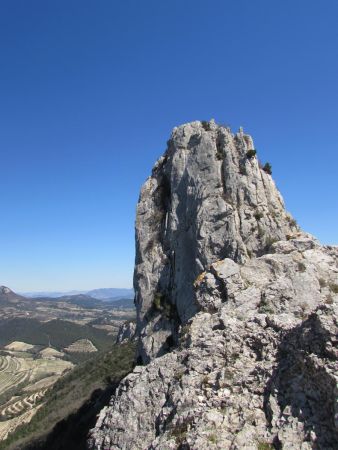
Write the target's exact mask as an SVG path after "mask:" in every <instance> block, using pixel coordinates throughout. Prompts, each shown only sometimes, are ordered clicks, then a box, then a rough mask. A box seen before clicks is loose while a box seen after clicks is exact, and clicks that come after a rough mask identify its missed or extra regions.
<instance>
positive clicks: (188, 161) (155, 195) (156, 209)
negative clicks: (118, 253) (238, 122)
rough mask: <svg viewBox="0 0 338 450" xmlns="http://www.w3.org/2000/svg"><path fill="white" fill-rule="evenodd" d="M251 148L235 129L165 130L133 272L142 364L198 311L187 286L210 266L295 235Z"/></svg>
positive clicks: (142, 211) (211, 125) (145, 198)
mask: <svg viewBox="0 0 338 450" xmlns="http://www.w3.org/2000/svg"><path fill="white" fill-rule="evenodd" d="M253 150H254V144H253V140H252V138H251V136H249V135H247V134H244V133H243V130H242V129H241V130H240V131H239V132H238V133H237V134H232V133H231V131H230V129H228V128H225V127H221V126H218V125H216V124H215V122H214V121H211V122H207V123H206V122H192V123H188V124H186V125H182V126H180V127H178V128H175V129H174V130H173V133H172V135H171V138H170V140H169V141H168V148H167V150H166V152H165V154H164V156H162V157H161V158H160V159H159V160H158V162H157V163H156V165H155V167H154V169H153V172H152V175H151V177H149V178H148V180H147V181H146V183H145V184H144V186H143V188H142V191H141V195H140V200H139V204H138V208H137V217H136V266H135V274H134V287H135V292H136V308H137V312H138V319H139V320H138V332H139V335H140V336H141V337H142V338H141V340H140V355H141V357H142V359H143V361H145V362H148V361H149V360H150V359H151V358H152V357H153V356H159V355H161V354H163V353H165V352H166V351H167V350H168V348H169V347H170V346H171V345H172V344H173V343H174V342H176V341H177V324H178V323H180V324H181V323H185V322H186V321H187V320H188V319H189V318H190V317H192V316H193V315H194V314H195V313H196V312H197V311H198V305H197V304H196V301H195V293H194V281H195V280H196V278H197V277H198V276H199V274H200V273H201V272H203V271H205V270H207V269H208V267H209V266H210V264H211V263H214V262H215V261H217V260H220V259H223V258H231V259H232V260H233V261H235V262H239V263H243V262H245V261H246V260H247V259H248V258H251V257H253V256H259V255H262V254H263V253H265V252H266V250H267V249H268V248H269V246H270V245H271V244H272V242H274V241H276V240H279V239H285V237H286V236H287V235H290V234H292V232H294V231H296V230H297V226H296V224H295V221H294V220H293V219H292V217H291V216H290V214H288V213H287V212H286V211H285V208H284V202H283V199H282V197H281V195H280V193H279V192H278V190H277V189H276V186H275V184H274V182H273V180H272V178H271V176H270V175H269V174H267V173H266V172H265V171H264V170H262V169H261V167H260V164H259V162H258V159H257V158H256V157H255V156H254V155H253V153H254V152H252V151H253ZM248 155H250V156H248ZM161 308H162V309H165V310H166V314H161V315H159V314H156V313H157V311H158V310H159V309H161Z"/></svg>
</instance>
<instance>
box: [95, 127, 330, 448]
mask: <svg viewBox="0 0 338 450" xmlns="http://www.w3.org/2000/svg"><path fill="white" fill-rule="evenodd" d="M250 149H253V143H252V139H251V138H250V137H249V136H247V135H244V134H243V132H240V133H238V134H237V135H235V136H234V135H232V134H231V133H230V131H229V130H228V129H225V128H222V127H219V126H217V125H215V124H214V123H213V122H211V123H200V122H194V123H191V124H188V125H184V126H182V127H179V128H177V129H175V130H174V132H173V135H172V138H171V140H170V141H169V145H168V149H167V151H166V153H165V155H164V157H163V158H161V159H160V160H159V162H158V163H157V164H156V166H155V168H154V170H153V174H152V176H151V177H150V178H149V179H148V180H147V182H146V183H145V185H144V187H143V189H142V192H141V197H140V201H139V205H138V212H137V226H136V236H137V257H136V267H135V289H136V303H137V309H138V322H137V333H138V336H139V343H140V345H139V356H140V357H141V358H142V360H143V361H144V362H148V364H147V365H145V366H137V367H136V368H135V369H134V371H133V372H132V373H131V374H130V375H128V376H127V377H126V378H125V379H124V380H123V381H122V383H121V384H120V386H119V388H118V389H117V392H116V394H115V395H114V397H113V398H112V399H111V402H110V405H109V406H108V407H107V408H105V409H104V410H103V411H102V412H101V414H100V417H99V420H98V422H97V425H96V427H95V428H94V429H93V430H92V432H91V436H90V446H91V448H96V449H98V450H103V449H126V450H127V449H131V448H132V449H142V450H143V449H161V450H162V449H163V450H164V449H165V450H167V449H181V450H184V449H209V448H215V449H216V448H218V449H247V450H249V449H260V450H262V449H268V448H277V449H279V448H283V449H295V450H296V449H302V450H306V449H325V450H326V449H332V450H333V449H334V448H336V444H337V442H338V403H337V373H338V366H337V356H338V351H337V348H336V343H337V332H338V327H337V310H338V267H337V261H338V248H336V247H329V246H326V247H325V246H321V245H320V244H319V242H318V241H317V240H316V239H315V238H313V237H312V236H310V235H308V234H306V233H303V232H300V231H299V230H298V229H297V227H296V225H295V223H294V221H293V220H292V219H291V217H290V215H288V214H287V213H286V212H285V209H284V206H283V201H282V199H281V196H280V194H279V193H278V191H277V190H276V187H275V185H274V183H273V181H272V179H271V177H270V175H268V174H266V173H265V172H264V171H263V170H261V169H260V168H259V164H258V161H257V160H256V157H255V156H250V155H252V152H250V153H249V154H247V152H248V150H250Z"/></svg>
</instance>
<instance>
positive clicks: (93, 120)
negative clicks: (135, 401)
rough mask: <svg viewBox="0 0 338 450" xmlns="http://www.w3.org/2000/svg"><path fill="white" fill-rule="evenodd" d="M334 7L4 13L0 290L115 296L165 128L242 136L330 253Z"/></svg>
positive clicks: (61, 1) (108, 4) (39, 1)
mask: <svg viewBox="0 0 338 450" xmlns="http://www.w3.org/2000/svg"><path fill="white" fill-rule="evenodd" d="M337 19H338V2H337V1H336V0H325V1H322V2H319V1H317V0H316V1H314V0H297V1H295V0H283V1H280V0H255V1H252V0H246V1H244V0H233V1H227V0H218V1H217V0H215V1H213V0H209V1H205V0H204V1H199V0H167V1H159V0H142V1H139V0H133V1H131V0H123V1H113V0H98V1H93V0H90V1H89V0H57V1H46V0H30V1H27V0H3V1H1V3H0V152H1V175H0V195H1V218H0V274H1V275H0V284H5V285H8V286H10V287H12V288H13V289H16V290H42V289H44V290H46V289H62V290H67V289H71V288H74V289H90V288H96V287H108V286H109V287H130V286H131V285H132V270H133V264H134V229H133V226H134V216H135V206H136V202H137V199H138V194H139V190H140V186H141V184H142V183H143V182H144V180H145V179H146V177H147V176H148V174H149V173H150V170H151V167H152V165H153V163H154V162H155V160H156V159H157V158H158V157H159V156H160V155H161V154H162V152H163V151H164V149H165V143H166V141H167V139H168V136H169V134H170V131H171V129H172V127H174V126H175V125H177V124H180V123H184V122H188V121H191V120H203V119H210V118H212V117H213V118H215V119H216V121H218V122H225V123H228V124H230V125H231V126H232V127H233V128H234V129H235V130H236V129H237V128H238V127H239V126H240V125H242V126H243V127H244V129H245V130H246V131H247V132H248V133H250V134H252V135H253V137H254V140H255V145H256V147H257V149H258V152H259V156H260V159H261V160H262V161H263V162H264V161H270V162H271V164H272V167H273V176H274V178H275V180H276V182H277V185H278V187H279V188H280V190H281V191H282V194H283V196H284V199H285V201H286V205H287V208H288V209H289V210H290V211H291V213H292V214H293V215H294V216H295V217H296V219H297V220H298V222H299V224H300V225H301V226H302V227H303V228H304V229H305V230H307V231H309V232H311V233H313V234H315V235H317V237H318V238H319V239H320V240H321V241H322V242H324V243H337V241H338V239H337V230H338V207H337V166H338V156H337V155H338V126H337V125H338V27H337Z"/></svg>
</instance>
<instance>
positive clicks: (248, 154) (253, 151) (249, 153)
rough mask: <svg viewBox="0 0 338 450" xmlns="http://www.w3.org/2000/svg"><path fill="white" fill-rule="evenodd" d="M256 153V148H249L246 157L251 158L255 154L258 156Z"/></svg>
mask: <svg viewBox="0 0 338 450" xmlns="http://www.w3.org/2000/svg"><path fill="white" fill-rule="evenodd" d="M256 153H257V151H256V150H254V149H252V150H248V151H247V152H246V157H247V158H249V159H251V158H253V157H254V156H256Z"/></svg>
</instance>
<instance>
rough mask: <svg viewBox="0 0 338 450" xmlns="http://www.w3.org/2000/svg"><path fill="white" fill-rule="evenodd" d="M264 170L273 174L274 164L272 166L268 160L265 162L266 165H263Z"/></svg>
mask: <svg viewBox="0 0 338 450" xmlns="http://www.w3.org/2000/svg"><path fill="white" fill-rule="evenodd" d="M263 170H264V172H266V173H268V174H269V175H271V174H272V166H271V164H270V163H268V162H267V163H265V164H264V166H263Z"/></svg>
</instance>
